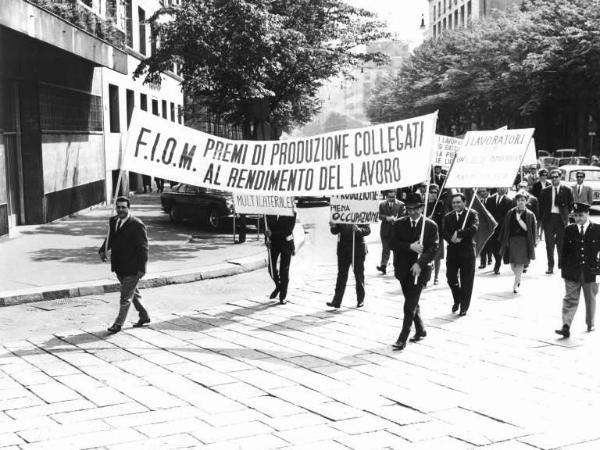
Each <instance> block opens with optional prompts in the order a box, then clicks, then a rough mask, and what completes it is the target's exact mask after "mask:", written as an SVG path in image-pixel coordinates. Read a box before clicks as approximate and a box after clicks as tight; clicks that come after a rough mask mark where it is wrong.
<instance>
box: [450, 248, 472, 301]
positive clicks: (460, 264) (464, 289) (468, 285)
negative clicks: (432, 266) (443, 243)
mask: <svg viewBox="0 0 600 450" xmlns="http://www.w3.org/2000/svg"><path fill="white" fill-rule="evenodd" d="M474 277H475V257H474V256H464V255H461V256H458V255H454V254H452V253H451V252H448V255H447V256H446V278H447V279H448V285H449V286H450V290H451V291H452V297H453V298H454V304H455V305H460V310H461V311H466V310H468V309H469V306H470V304H471V294H472V293H473V278H474ZM459 279H460V282H459Z"/></svg>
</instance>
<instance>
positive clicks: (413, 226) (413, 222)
mask: <svg viewBox="0 0 600 450" xmlns="http://www.w3.org/2000/svg"><path fill="white" fill-rule="evenodd" d="M410 226H411V228H412V230H413V231H415V227H416V226H417V223H416V222H415V221H414V220H411V221H410Z"/></svg>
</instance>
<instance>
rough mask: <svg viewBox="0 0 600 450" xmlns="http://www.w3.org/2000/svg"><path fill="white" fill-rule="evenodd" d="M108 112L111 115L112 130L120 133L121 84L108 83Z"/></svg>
mask: <svg viewBox="0 0 600 450" xmlns="http://www.w3.org/2000/svg"><path fill="white" fill-rule="evenodd" d="M108 114H109V116H110V132H111V133H119V132H120V131H121V127H120V124H119V86H115V85H114V84H109V85H108Z"/></svg>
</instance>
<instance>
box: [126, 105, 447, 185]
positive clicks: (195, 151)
mask: <svg viewBox="0 0 600 450" xmlns="http://www.w3.org/2000/svg"><path fill="white" fill-rule="evenodd" d="M436 120H437V113H434V114H429V115H426V116H421V117H416V118H413V119H407V120H402V121H398V122H393V123H387V124H381V125H375V126H371V127H366V128H357V129H353V130H344V131H337V132H333V133H327V134H322V135H317V136H313V137H309V138H298V139H290V140H283V141H232V140H228V139H223V138H220V137H217V136H213V135H210V134H206V133H203V132H201V131H198V130H194V129H191V128H188V127H184V126H181V125H178V124H175V123H173V122H170V121H168V120H165V119H162V118H160V117H157V116H154V115H152V114H150V113H148V112H145V111H141V110H135V112H134V114H133V116H132V119H131V124H130V126H129V130H128V138H127V145H126V149H125V156H124V162H123V169H125V170H134V171H135V172H138V173H143V174H146V175H151V176H156V177H160V178H165V179H168V180H173V181H178V182H181V183H187V184H192V185H195V186H202V187H209V188H215V189H220V190H225V191H238V192H244V193H248V194H261V195H266V194H277V195H286V196H296V195H311V194H317V195H320V196H321V195H337V194H343V193H353V192H368V191H372V190H383V189H392V188H393V189H395V188H398V187H402V186H410V185H413V184H417V183H420V182H422V181H424V180H426V179H427V178H428V176H429V164H430V159H431V158H430V154H431V148H432V147H433V139H434V134H435V125H436Z"/></svg>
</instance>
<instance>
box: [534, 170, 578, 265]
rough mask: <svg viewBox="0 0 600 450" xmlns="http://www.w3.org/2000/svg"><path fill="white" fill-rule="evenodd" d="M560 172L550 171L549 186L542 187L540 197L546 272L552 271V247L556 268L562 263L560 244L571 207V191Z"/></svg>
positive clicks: (561, 243)
mask: <svg viewBox="0 0 600 450" xmlns="http://www.w3.org/2000/svg"><path fill="white" fill-rule="evenodd" d="M560 178H561V172H560V170H558V169H556V170H553V171H552V172H550V180H551V184H550V186H546V187H545V188H544V189H542V198H541V199H540V216H541V218H542V226H543V227H544V240H545V241H546V254H547V257H548V270H547V271H546V274H548V275H551V274H553V273H554V247H555V246H556V250H557V253H558V268H559V269H560V268H561V264H562V245H563V238H564V235H565V227H566V226H567V225H568V223H569V213H570V212H571V208H572V207H573V192H572V191H571V188H569V187H568V186H565V185H564V184H561V182H560Z"/></svg>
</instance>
